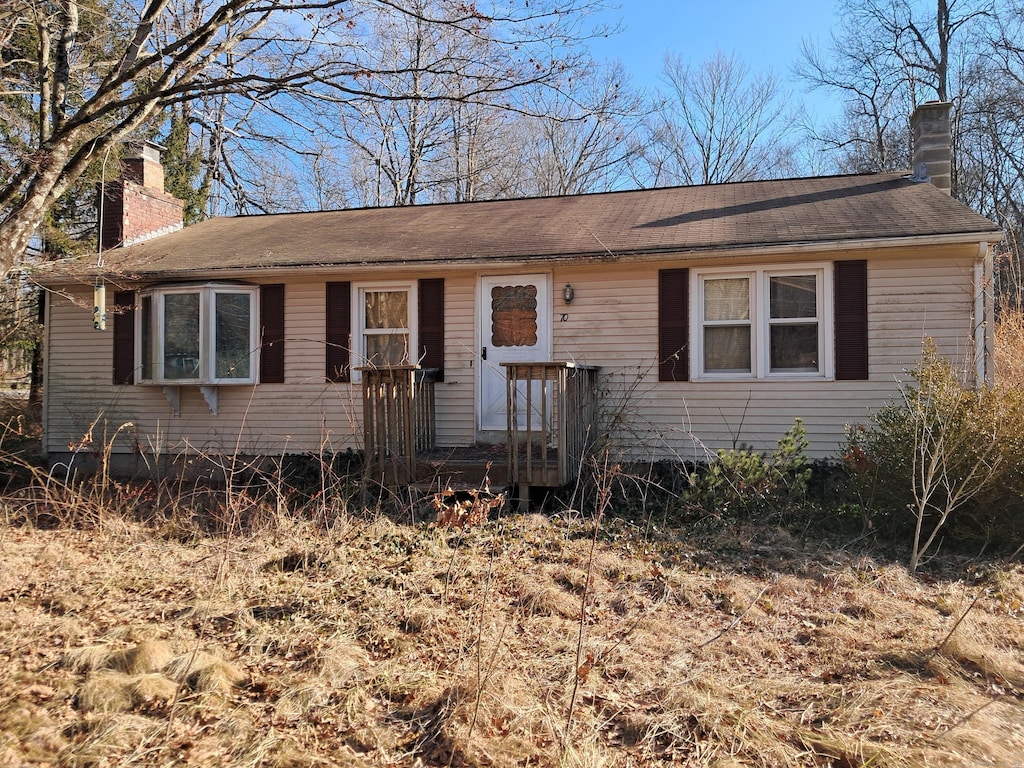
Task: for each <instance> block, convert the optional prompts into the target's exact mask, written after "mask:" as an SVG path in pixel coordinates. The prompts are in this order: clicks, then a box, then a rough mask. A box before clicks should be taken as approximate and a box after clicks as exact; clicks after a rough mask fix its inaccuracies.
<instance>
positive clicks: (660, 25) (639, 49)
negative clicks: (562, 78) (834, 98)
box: [591, 0, 837, 111]
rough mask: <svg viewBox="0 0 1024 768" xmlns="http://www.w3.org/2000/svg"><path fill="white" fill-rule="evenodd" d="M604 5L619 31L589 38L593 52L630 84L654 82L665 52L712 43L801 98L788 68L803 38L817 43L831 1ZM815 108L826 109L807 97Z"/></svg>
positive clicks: (822, 39)
mask: <svg viewBox="0 0 1024 768" xmlns="http://www.w3.org/2000/svg"><path fill="white" fill-rule="evenodd" d="M618 4H619V5H620V8H618V9H615V10H610V11H608V12H606V14H605V15H604V17H605V18H606V19H607V20H609V21H610V22H615V21H621V24H622V26H623V28H624V29H623V31H622V32H621V33H619V34H617V35H613V36H611V37H609V38H608V39H606V40H598V41H594V43H593V44H592V45H591V50H592V51H593V54H594V56H595V58H597V59H599V60H601V59H619V60H621V61H622V63H623V64H624V65H625V68H626V71H627V72H629V74H630V75H632V77H633V81H634V84H635V85H638V86H643V87H646V88H649V89H653V88H654V87H655V86H656V85H658V83H659V71H660V69H661V63H662V58H663V57H664V55H665V53H666V52H671V53H675V54H679V55H681V56H682V57H683V58H684V59H688V60H690V61H691V62H693V63H694V64H698V63H700V62H701V61H703V60H704V59H706V58H708V56H710V55H712V54H713V53H714V52H715V51H716V50H721V51H722V52H723V53H726V54H731V53H735V54H736V56H737V58H739V59H740V60H741V61H743V62H744V63H745V64H747V66H748V67H750V69H751V70H754V71H763V70H765V69H770V70H771V71H772V72H774V74H775V75H776V76H777V77H778V78H779V79H780V80H783V81H784V82H785V84H786V86H787V88H788V89H789V90H791V91H793V94H794V98H797V99H807V98H809V97H806V96H805V94H804V92H803V88H802V86H801V85H800V84H799V83H796V82H793V81H792V77H791V69H792V66H793V63H794V62H796V60H797V59H798V58H799V56H800V44H801V41H802V40H803V39H804V38H808V39H811V40H815V41H817V42H818V43H819V44H820V45H822V46H823V47H825V46H827V45H828V43H829V33H830V31H831V29H832V26H833V24H834V23H835V21H836V6H837V0H776V1H775V2H772V1H771V0H717V2H716V0H620V2H619V3H618ZM811 101H813V102H814V103H813V104H809V106H813V108H814V110H815V111H820V110H821V109H827V106H826V105H825V104H823V103H819V102H820V100H819V99H811Z"/></svg>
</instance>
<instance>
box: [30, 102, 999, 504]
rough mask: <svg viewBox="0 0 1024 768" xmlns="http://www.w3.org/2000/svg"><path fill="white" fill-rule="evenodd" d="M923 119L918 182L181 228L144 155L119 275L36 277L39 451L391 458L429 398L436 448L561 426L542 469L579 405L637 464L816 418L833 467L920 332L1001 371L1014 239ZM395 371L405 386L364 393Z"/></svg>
mask: <svg viewBox="0 0 1024 768" xmlns="http://www.w3.org/2000/svg"><path fill="white" fill-rule="evenodd" d="M912 122H913V126H914V133H915V162H914V165H915V169H914V172H913V173H880V174H861V175H841V176H826V177H815V178H797V179H785V180H770V181H749V182H738V183H727V184H715V185H707V186H692V187H677V188H669V189H647V190H635V191H619V192H608V193H600V194H585V195H573V196H565V197H548V198H533V199H518V200H497V201H489V202H471V203H456V204H438V205H422V206H415V207H403V208H375V209H356V210H341V211H328V212H317V213H291V214H281V215H260V216H237V217H225V218H214V219H210V220H208V221H204V222H202V223H199V224H196V225H193V226H189V227H184V228H182V227H181V226H180V221H181V218H180V213H181V207H180V203H179V202H178V201H176V200H174V198H172V197H170V196H169V195H167V194H166V193H165V192H163V188H162V187H163V184H162V178H163V177H162V170H161V168H160V166H159V159H158V156H156V155H154V154H152V152H151V149H146V151H144V152H143V153H142V154H141V155H140V156H138V157H136V158H134V159H132V160H129V161H128V162H127V163H126V171H127V172H126V178H125V180H123V181H122V182H120V183H116V184H107V185H106V187H107V188H106V189H105V190H104V220H103V228H102V229H103V233H104V241H105V243H104V245H105V248H104V251H103V255H102V264H101V265H100V266H99V267H98V268H97V264H96V263H95V262H93V263H82V262H80V263H73V264H61V265H58V266H57V267H56V268H55V269H54V270H53V271H52V272H51V273H48V274H44V275H42V276H41V277H40V282H41V284H43V285H44V286H45V287H46V288H47V289H48V294H49V298H48V302H47V305H46V337H45V352H46V356H45V360H46V363H45V370H44V382H45V383H44V392H45V394H44V407H43V428H44V443H43V445H44V450H45V452H46V454H47V455H48V456H49V457H50V459H51V460H52V461H55V462H57V461H60V462H70V461H72V460H74V459H75V458H76V451H77V452H81V450H82V446H83V445H88V444H90V441H91V444H92V445H97V444H100V443H102V442H103V441H110V440H112V441H113V442H112V444H111V450H112V457H113V458H114V459H115V460H120V461H121V462H122V463H123V464H124V465H125V466H126V467H132V466H135V467H141V466H143V464H148V463H152V461H154V460H155V459H157V458H160V457H168V456H175V455H182V454H189V455H197V454H215V455H225V454H228V455H245V456H250V455H262V456H272V457H277V456H281V455H283V454H287V453H310V452H312V453H317V452H323V451H340V450H344V449H348V448H353V449H363V448H364V447H367V448H371V447H372V448H373V449H374V450H379V446H375V445H372V443H373V442H374V440H380V441H384V442H386V441H387V440H391V439H392V438H390V437H388V438H383V437H380V433H379V432H377V431H375V430H378V429H379V428H380V424H379V423H378V422H375V421H373V419H372V418H371V416H372V414H371V413H370V412H369V410H372V409H384V410H381V411H380V413H381V414H384V413H385V410H386V408H385V406H386V407H388V408H390V407H391V405H387V404H386V403H384V404H382V402H381V398H383V399H385V400H387V399H388V398H390V399H391V400H395V399H396V398H397V399H398V400H403V402H404V400H405V399H416V398H421V397H425V396H426V394H427V390H428V389H429V398H430V399H429V401H427V400H424V401H423V402H417V404H416V405H415V407H414V408H413V410H414V411H416V414H417V415H416V418H417V419H419V418H420V417H421V416H423V413H422V411H423V409H424V408H427V409H428V410H429V413H427V414H426V415H425V416H423V418H425V419H426V420H427V421H428V422H429V426H428V431H429V435H428V436H427V437H426V438H425V439H421V435H420V431H421V427H420V426H419V425H414V427H413V428H414V429H415V430H416V436H415V438H412V437H410V438H409V440H410V441H415V443H416V445H417V446H419V449H420V451H421V453H422V452H423V451H424V450H426V449H431V448H432V449H437V450H441V451H445V450H447V451H451V452H455V451H456V450H465V449H468V448H469V447H471V446H500V445H502V444H505V445H507V444H509V443H512V444H515V442H516V441H518V442H519V443H522V442H523V435H522V431H523V429H526V430H527V431H529V430H530V429H531V428H532V426H531V425H534V426H536V424H537V423H538V420H539V422H540V423H541V425H540V427H539V428H540V429H542V430H547V431H543V433H542V435H541V437H539V438H538V437H537V434H535V433H534V434H532V436H531V435H527V438H526V442H527V443H528V444H530V443H533V444H537V443H543V444H544V445H543V446H540V447H541V448H543V449H544V450H547V448H548V447H550V450H551V452H552V453H551V454H550V455H547V454H545V458H544V460H545V461H546V460H549V459H550V458H551V457H552V456H556V455H557V454H558V452H559V450H567V449H566V448H565V445H564V443H560V442H559V439H560V438H559V436H558V435H557V434H556V433H557V431H558V430H557V428H556V426H551V425H552V424H556V423H557V424H561V425H562V428H566V427H565V424H568V423H570V422H572V419H573V418H577V416H578V414H576V415H575V416H574V414H573V413H572V411H573V410H574V409H575V410H576V411H580V412H581V413H583V412H584V411H585V413H583V415H582V416H579V418H582V420H583V421H582V422H579V421H577V426H579V425H580V424H582V429H584V430H585V431H586V435H587V437H586V438H585V439H584V442H585V443H586V444H587V446H590V445H592V444H593V443H594V441H595V440H596V439H598V438H599V439H600V440H601V441H602V444H603V445H610V446H611V447H612V448H613V450H615V451H617V452H619V453H620V454H621V455H622V456H624V457H627V458H632V459H636V460H648V459H650V460H662V459H675V458H678V459H700V458H702V457H705V456H707V455H708V452H709V451H712V450H715V449H718V448H723V447H725V448H729V447H734V446H737V445H741V444H742V445H747V446H752V447H754V448H757V449H771V448H772V447H774V445H775V444H776V442H777V441H778V439H779V438H780V436H781V435H782V434H783V433H785V432H786V430H788V429H789V428H790V427H791V426H792V425H793V423H794V420H795V419H797V418H800V419H802V420H803V424H804V426H805V427H806V430H807V435H808V438H809V440H810V442H811V448H810V452H811V454H812V455H814V456H818V457H826V456H831V455H835V454H836V452H837V450H838V447H839V445H840V444H841V442H842V441H843V437H844V427H845V425H848V424H855V423H863V422H865V421H867V420H868V419H869V417H870V414H871V412H872V411H873V410H874V409H877V408H878V407H879V406H881V405H883V404H884V403H886V402H888V401H891V400H892V399H893V398H894V397H895V396H897V394H898V389H897V386H898V385H897V382H898V381H899V380H900V379H901V378H905V371H906V369H907V368H908V367H911V366H913V365H914V364H915V361H916V360H917V359H918V358H919V356H920V354H921V350H922V345H923V342H924V341H925V339H926V338H931V339H933V340H934V342H935V344H936V346H937V348H938V351H939V352H940V353H941V354H943V355H946V356H948V357H950V358H953V359H955V360H956V361H957V362H959V363H962V364H963V366H964V370H965V371H966V372H967V375H968V376H969V377H970V378H971V379H972V380H973V381H975V382H984V381H987V380H989V379H990V378H991V376H992V369H991V330H992V296H991V280H992V248H993V244H994V243H995V242H997V241H998V240H1000V238H1001V232H1000V230H999V229H998V228H997V227H996V226H995V225H994V224H993V223H992V222H990V221H988V220H987V219H985V218H983V217H982V216H980V215H978V214H976V213H974V212H973V211H971V210H969V209H968V208H967V207H965V206H964V205H962V204H961V203H959V202H958V201H956V200H954V199H953V198H952V197H951V196H950V194H949V178H950V152H949V105H948V104H939V103H930V104H926V105H923V106H922V107H920V108H919V109H918V110H917V111H916V112H915V115H914V118H913V121H912ZM153 233H158V236H151V235H152V234H153ZM113 246H117V247H113ZM87 261H88V260H87ZM97 284H101V285H103V286H105V288H106V296H107V301H108V303H107V306H106V315H107V317H106V330H105V331H98V330H95V329H94V318H93V315H94V298H93V297H94V288H95V287H96V285H97ZM97 314H102V308H100V310H99V312H98V313H97ZM96 325H99V326H101V327H102V326H103V322H102V319H101V318H99V317H97V322H96ZM535 364H536V365H535ZM538 366H539V367H538ZM417 368H418V369H419V370H417ZM380 371H388V372H390V373H389V374H388V375H389V376H390V375H394V376H397V377H398V378H397V379H394V381H392V383H394V382H395V381H397V382H398V384H395V386H397V387H398V388H397V389H387V388H386V387H385V389H377V390H374V392H376V393H377V394H374V393H372V392H370V389H371V387H370V386H368V384H367V382H369V381H370V380H371V379H372V380H373V382H374V383H373V387H378V386H379V385H381V382H380V381H379V380H378V379H373V378H372V377H374V376H376V375H377V374H378V373H379V372H380ZM578 376H583V377H584V378H583V379H579V380H577V377H578ZM510 377H511V378H510ZM510 380H511V382H512V383H511V384H510V383H509V381H510ZM389 381H391V380H390V379H389ZM574 381H577V383H576V384H574V383H573V382H574ZM579 381H582V382H583V384H582V385H580V384H579V383H578V382H579ZM402 382H405V383H404V384H402ZM524 382H525V383H524ZM549 382H554V384H555V385H556V386H554V387H553V388H552V387H549V385H548V383H549ZM386 383H387V382H385V384H386ZM403 387H405V388H404V389H403ZM385 390H386V394H384V395H381V394H380V393H381V392H385ZM584 390H585V392H584V395H581V394H580V392H582V391H584ZM567 392H569V394H570V395H571V396H572V397H576V398H577V399H579V398H580V397H583V400H585V401H586V403H585V407H584V406H583V405H580V403H581V402H583V401H582V400H580V401H579V402H576V403H575V404H574V403H573V402H572V401H571V398H569V397H568V395H567V394H566V393H567ZM528 395H529V402H527V396H528ZM552 398H554V401H552ZM392 405H394V403H392ZM399 405H401V404H399ZM401 407H404V406H401ZM510 408H512V409H513V410H514V412H515V415H514V416H513V417H511V418H510V416H509V410H510ZM368 409H369V410H368ZM527 412H529V413H533V414H534V416H533V421H531V420H530V419H527V418H525V416H524V413H527ZM541 412H543V413H541ZM566 412H569V421H566V420H565V419H564V418H563V414H565V413H566ZM537 414H540V415H537ZM382 418H385V421H386V420H387V419H390V418H391V416H388V415H386V414H385V417H382ZM128 425H130V426H128ZM389 429H390V427H389ZM115 435H116V437H115ZM491 450H492V452H496V451H497V449H496V448H492V449H491ZM511 453H512V454H515V453H516V452H515V451H513V452H511ZM574 455H575V454H574ZM502 461H504V459H502ZM520 471H521V470H520ZM561 479H564V477H562V478H561ZM519 482H522V477H521V476H519ZM536 484H545V483H544V482H541V481H536Z"/></svg>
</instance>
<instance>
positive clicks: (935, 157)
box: [910, 101, 953, 195]
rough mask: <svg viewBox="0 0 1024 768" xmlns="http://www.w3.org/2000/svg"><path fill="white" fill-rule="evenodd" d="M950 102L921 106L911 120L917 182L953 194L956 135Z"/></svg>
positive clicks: (914, 170) (928, 103)
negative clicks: (953, 158)
mask: <svg viewBox="0 0 1024 768" xmlns="http://www.w3.org/2000/svg"><path fill="white" fill-rule="evenodd" d="M952 109H953V105H952V104H951V103H950V102H948V101H926V102H925V103H924V104H919V105H918V107H917V109H915V110H914V114H912V115H911V116H910V131H911V133H912V134H913V138H914V157H913V161H912V170H913V176H912V177H911V178H913V179H914V180H915V181H928V182H931V183H932V184H933V185H935V186H936V187H938V188H939V189H941V190H942V191H943V192H945V193H946V194H947V195H948V194H950V188H951V185H950V176H951V174H952V144H953V141H952V135H951V133H950V112H951V111H952Z"/></svg>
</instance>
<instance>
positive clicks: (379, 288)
mask: <svg viewBox="0 0 1024 768" xmlns="http://www.w3.org/2000/svg"><path fill="white" fill-rule="evenodd" d="M414 287H415V286H414V284H412V283H378V284H373V285H370V284H367V285H361V286H358V291H357V300H356V302H355V305H354V307H353V314H354V318H353V319H354V321H355V323H354V327H355V328H356V329H357V332H356V334H355V346H356V350H355V352H356V360H357V365H364V366H376V367H385V366H391V365H408V364H410V363H414V362H416V361H415V360H413V359H412V353H411V350H414V349H416V339H415V338H414V334H415V323H414V322H413V319H414V318H415V317H416V316H417V315H416V291H415V290H413V289H414Z"/></svg>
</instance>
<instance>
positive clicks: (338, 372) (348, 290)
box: [327, 281, 352, 381]
mask: <svg viewBox="0 0 1024 768" xmlns="http://www.w3.org/2000/svg"><path fill="white" fill-rule="evenodd" d="M351 333H352V284H351V283H349V282H347V281H346V282H339V283H328V284H327V380H328V381H351V380H352V372H351V370H350V368H349V366H350V363H351V359H352V356H351V354H350V353H349V344H350V343H351V341H350V336H351Z"/></svg>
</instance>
